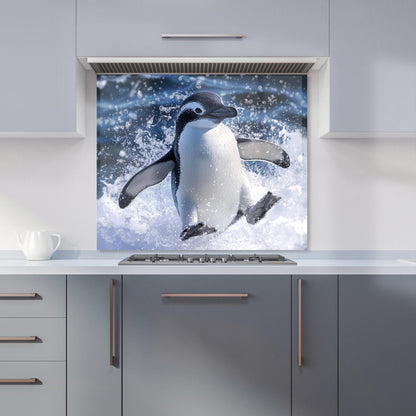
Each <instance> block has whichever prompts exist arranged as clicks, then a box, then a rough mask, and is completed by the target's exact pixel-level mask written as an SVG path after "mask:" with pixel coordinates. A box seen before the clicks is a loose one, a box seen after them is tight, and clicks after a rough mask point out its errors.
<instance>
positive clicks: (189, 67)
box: [84, 57, 325, 75]
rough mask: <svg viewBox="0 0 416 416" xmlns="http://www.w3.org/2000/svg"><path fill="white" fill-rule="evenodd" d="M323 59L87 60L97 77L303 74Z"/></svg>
mask: <svg viewBox="0 0 416 416" xmlns="http://www.w3.org/2000/svg"><path fill="white" fill-rule="evenodd" d="M324 59H325V58H314V57H312V58H311V57H301V58H298V57H296V58H294V57H286V58H284V57H279V58H275V57H257V58H256V57H240V58H234V57H209V58H208V57H191V58H190V57H183V58H182V57H169V58H160V57H153V58H152V57H145V58H144V57H137V58H136V57H131V58H127V57H126V58H124V57H116V58H115V57H114V58H105V57H100V58H87V59H86V62H85V61H84V64H85V63H86V64H87V65H88V66H89V67H90V68H92V69H93V70H94V71H95V72H96V73H97V74H115V75H116V74H259V75H261V74H306V73H308V72H309V71H310V70H311V69H312V68H316V69H318V68H319V67H320V66H321V65H322V62H323V60H324Z"/></svg>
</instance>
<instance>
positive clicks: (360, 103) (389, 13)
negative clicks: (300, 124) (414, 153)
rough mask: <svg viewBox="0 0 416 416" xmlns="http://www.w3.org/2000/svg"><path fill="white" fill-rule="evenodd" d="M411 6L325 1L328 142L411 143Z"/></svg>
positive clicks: (415, 28) (414, 108)
mask: <svg viewBox="0 0 416 416" xmlns="http://www.w3.org/2000/svg"><path fill="white" fill-rule="evenodd" d="M415 15H416V2H415V1H407V0H399V1H395V2H391V1H386V0H383V1H380V0H366V1H360V0H350V1H345V0H331V16H330V22H331V25H330V39H331V42H330V43H331V46H330V56H331V62H330V133H329V134H328V137H331V136H333V137H346V138H349V137H377V136H380V137H382V136H383V135H384V136H391V137H393V138H394V137H400V136H403V137H407V136H414V137H416V76H415V73H416V47H415V39H416V25H415V23H414V18H415Z"/></svg>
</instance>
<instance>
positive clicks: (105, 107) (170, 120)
mask: <svg viewBox="0 0 416 416" xmlns="http://www.w3.org/2000/svg"><path fill="white" fill-rule="evenodd" d="M306 94H307V92H306V76H305V75H209V76H208V75H155V74H152V75H151V74H148V75H144V74H140V75H127V74H125V75H98V76H97V248H98V249H99V250H159V251H160V250H202V251H208V250H225V251H236V250H266V251H267V250H302V249H306V248H307V135H306V123H307V95H306ZM189 97H191V98H189ZM184 100H187V101H185V102H184ZM183 102H184V105H183V106H182V107H181V104H182V103H183ZM178 115H179V117H178ZM161 158H162V159H161ZM240 158H241V159H240ZM159 159H161V160H160V162H159V163H156V164H155V162H156V161H158V160H159ZM258 159H261V160H258ZM240 160H241V161H240ZM289 161H290V164H289Z"/></svg>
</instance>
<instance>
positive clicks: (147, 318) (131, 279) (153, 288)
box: [69, 275, 291, 416]
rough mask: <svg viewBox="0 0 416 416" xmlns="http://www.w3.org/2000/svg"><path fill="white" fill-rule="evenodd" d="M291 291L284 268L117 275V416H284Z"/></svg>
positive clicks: (288, 405) (288, 395) (287, 399)
mask: <svg viewBox="0 0 416 416" xmlns="http://www.w3.org/2000/svg"><path fill="white" fill-rule="evenodd" d="M70 280H71V279H70ZM290 296H291V277H290V276H229V275H228V276H218V275H215V276H201V275H198V276H195V275H194V276H191V275H189V276H173V275H171V276H124V277H123V415H124V416H136V415H145V416H164V415H166V416H167V415H169V416H194V415H198V416H212V415H216V416H229V415H239V416H253V415H258V416H276V415H279V416H289V415H291V382H290V380H291V365H290V360H291V298H290ZM97 319H98V317H97ZM95 325H96V326H97V325H98V322H96V321H95ZM72 336H74V334H72ZM69 338H71V335H69ZM93 350H94V351H96V350H97V349H96V348H93ZM93 359H95V357H94V358H93ZM85 365H87V363H85ZM99 382H101V379H99ZM85 388H86V389H88V387H87V386H85ZM72 414H74V413H72ZM81 414H83V413H78V415H81ZM93 414H94V413H90V415H93ZM102 414H109V413H108V412H104V413H102ZM114 414H115V413H114ZM74 415H75V414H74Z"/></svg>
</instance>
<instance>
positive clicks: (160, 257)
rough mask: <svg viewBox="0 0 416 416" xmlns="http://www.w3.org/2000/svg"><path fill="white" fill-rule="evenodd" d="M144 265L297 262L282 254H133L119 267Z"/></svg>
mask: <svg viewBox="0 0 416 416" xmlns="http://www.w3.org/2000/svg"><path fill="white" fill-rule="evenodd" d="M142 264H146V265H147V264H149V265H150V264H158V265H159V264H180V265H182V264H257V265H259V264H275V265H294V266H296V264H297V263H296V262H294V261H293V260H289V259H288V258H286V257H283V256H281V255H280V254H261V255H260V254H253V255H243V254H154V255H145V254H133V255H131V256H130V257H127V258H125V259H124V260H122V261H120V263H119V265H136V266H137V265H142Z"/></svg>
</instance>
